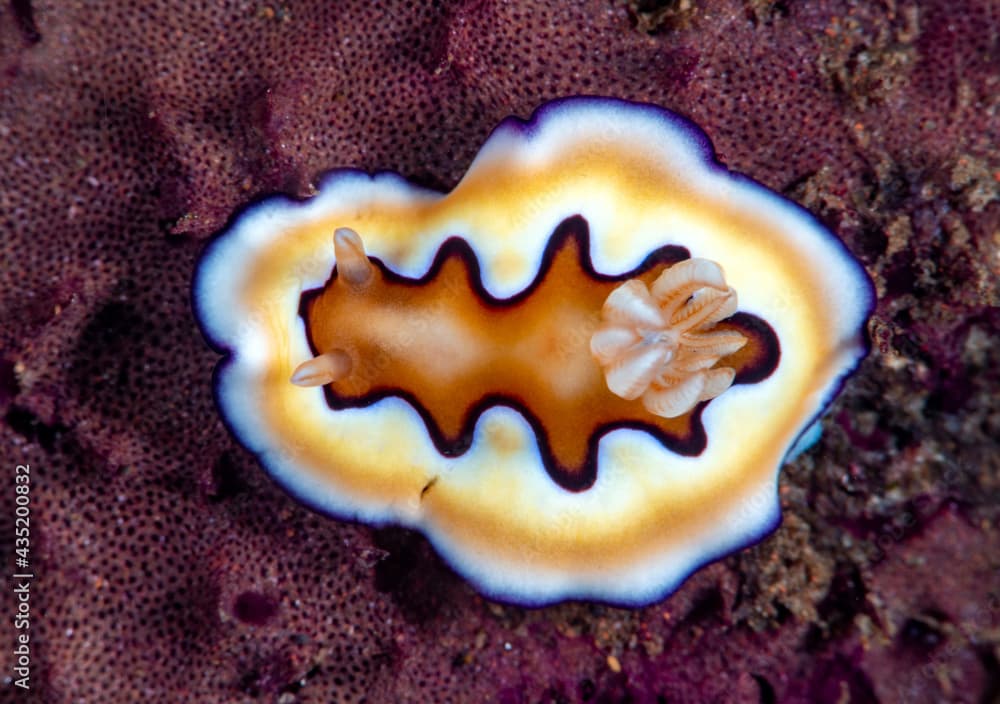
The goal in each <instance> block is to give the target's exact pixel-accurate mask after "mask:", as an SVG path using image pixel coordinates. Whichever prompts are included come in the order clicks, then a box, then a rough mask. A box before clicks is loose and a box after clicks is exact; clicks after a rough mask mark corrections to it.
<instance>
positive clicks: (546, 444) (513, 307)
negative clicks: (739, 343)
mask: <svg viewBox="0 0 1000 704" xmlns="http://www.w3.org/2000/svg"><path fill="white" fill-rule="evenodd" d="M588 240H589V237H588V228H587V224H586V221H585V220H584V219H583V218H581V217H579V216H577V217H573V218H569V219H567V220H566V221H564V222H563V223H562V224H561V225H560V226H559V228H557V230H556V231H555V233H553V236H552V237H551V239H550V241H549V245H548V247H547V248H546V250H545V254H544V257H543V261H542V265H541V267H540V268H539V272H538V275H537V276H536V278H535V280H534V281H533V282H532V284H531V285H530V286H529V287H528V288H527V289H525V290H524V291H522V292H521V293H519V294H518V295H516V296H514V297H512V298H510V299H503V300H498V299H495V298H493V297H491V296H490V295H489V294H488V293H487V292H486V291H485V289H484V288H483V286H482V282H481V279H480V275H479V265H478V261H477V260H476V258H475V256H474V254H473V252H472V250H471V249H470V247H469V245H468V244H467V243H466V242H465V241H463V240H459V239H451V240H449V241H448V242H446V243H445V244H444V245H443V246H442V248H441V250H440V251H439V252H438V254H437V257H436V259H435V261H434V264H433V265H432V266H431V269H430V271H428V273H427V274H426V275H425V276H424V277H423V278H421V279H419V280H418V279H408V278H404V277H402V276H399V275H398V274H395V273H393V272H391V271H389V270H388V269H387V268H386V267H385V266H384V265H383V264H382V263H380V262H378V261H377V260H374V263H375V264H376V267H375V272H374V276H373V277H372V279H371V281H369V282H368V283H367V284H366V285H365V286H363V287H362V288H360V289H358V288H354V287H352V286H350V285H349V284H348V283H347V282H345V281H343V280H342V279H340V278H339V277H338V276H337V272H336V269H335V270H334V272H333V275H332V276H331V278H330V280H329V281H328V282H327V284H326V285H325V286H324V287H323V288H322V289H319V290H316V291H311V292H307V293H306V294H304V296H303V301H302V314H303V317H304V318H305V321H306V330H307V334H308V337H309V342H310V344H311V346H312V349H313V353H314V354H317V355H319V354H322V353H325V352H330V351H332V350H337V349H339V350H343V351H344V352H346V353H347V354H348V355H349V356H350V357H351V360H352V362H353V368H352V372H351V374H350V375H349V376H348V377H346V378H345V379H343V380H341V381H338V382H335V383H333V384H330V385H328V386H327V387H325V388H326V394H327V400H328V402H329V403H330V405H331V407H333V408H346V407H358V406H366V405H369V404H371V403H373V402H375V401H377V400H379V399H382V398H384V397H386V396H399V397H402V398H404V399H406V400H408V401H409V402H410V403H411V404H412V405H413V406H414V407H415V408H416V409H417V410H418V412H419V413H420V414H421V416H422V417H423V419H424V421H425V423H426V424H427V428H428V431H429V433H430V435H431V437H432V438H433V440H434V442H435V444H436V446H437V447H438V449H439V451H440V452H442V453H443V454H445V455H449V456H454V455H459V454H462V453H463V452H465V451H466V450H467V449H468V448H469V446H470V444H471V442H472V437H473V431H474V429H475V424H476V421H477V420H478V418H479V416H480V415H481V414H482V413H483V412H484V411H485V410H487V409H488V408H490V407H493V406H498V405H503V406H509V407H512V408H515V409H516V410H518V411H519V412H520V413H522V414H523V415H524V417H525V418H526V419H527V420H528V422H529V423H530V424H531V425H532V427H533V428H534V431H535V434H536V436H537V439H538V444H539V448H540V450H541V453H542V456H543V459H544V461H545V466H546V468H547V469H548V471H549V474H550V476H551V477H552V478H553V480H554V481H556V482H557V483H558V484H559V485H560V486H562V487H564V488H566V489H570V490H582V489H586V488H587V487H589V486H590V485H591V484H592V483H593V481H594V478H595V476H596V464H597V463H596V453H597V443H598V441H599V440H600V438H601V436H603V435H604V434H606V433H607V432H609V431H610V430H612V429H615V428H621V427H631V428H640V429H644V430H647V431H649V432H650V433H651V434H652V435H653V436H654V437H656V438H657V439H658V440H660V442H662V443H663V444H664V445H665V446H667V447H668V448H670V449H671V450H673V451H675V452H678V453H681V454H685V455H695V454H698V453H699V452H701V451H702V450H703V449H704V447H705V444H706V441H707V439H706V437H705V433H704V429H703V427H702V424H701V421H700V415H701V409H702V408H703V407H704V404H701V405H699V406H698V407H696V408H695V409H694V410H693V411H692V412H690V413H687V414H685V415H683V416H680V417H678V418H670V419H668V418H660V417H657V416H654V415H652V414H650V413H649V412H647V411H646V410H645V409H644V408H643V406H642V403H641V402H640V401H638V400H635V401H626V400H624V399H622V398H620V397H618V396H616V395H615V394H613V393H612V392H611V391H609V390H608V387H607V384H606V383H605V380H604V375H603V372H602V370H601V368H600V366H599V365H598V363H597V362H596V361H595V360H594V358H593V357H592V356H591V352H590V346H589V343H590V338H591V336H592V335H593V333H594V331H595V330H596V329H597V326H598V325H599V323H600V313H601V307H602V306H603V304H604V301H605V299H607V297H608V295H609V294H610V293H611V291H612V290H613V289H614V288H616V287H617V286H618V285H620V284H621V283H622V282H623V281H625V280H628V279H632V278H639V279H641V280H642V281H644V282H645V283H647V284H650V283H651V282H652V281H653V280H654V279H656V277H657V276H658V275H659V274H660V273H661V272H662V271H663V270H664V269H665V268H666V267H667V266H670V265H671V264H674V263H676V262H678V261H680V260H682V259H685V258H687V252H686V251H685V250H683V249H682V248H679V247H663V248H661V249H659V250H656V251H655V252H653V253H652V254H651V255H650V256H649V257H648V258H647V259H646V261H645V262H644V263H643V264H642V265H641V266H640V267H638V269H636V270H634V271H631V272H627V273H625V274H622V275H619V276H604V275H600V274H597V273H596V272H595V271H594V270H593V267H592V266H591V263H590V260H589V256H588V254H587V252H588ZM727 328H730V329H737V330H739V331H740V332H741V333H742V334H743V335H745V336H746V337H747V340H748V342H747V344H746V345H745V346H744V347H743V348H742V349H741V350H739V351H738V352H736V353H735V354H733V355H730V356H729V357H725V358H723V359H722V360H720V361H719V363H718V366H728V367H733V368H734V369H735V370H736V380H735V382H734V383H736V384H740V383H753V382H756V381H760V380H761V379H763V378H765V377H766V376H767V375H768V374H770V373H771V372H772V371H773V370H774V368H775V366H776V364H777V360H778V354H779V351H778V341H777V338H776V337H775V335H774V333H773V331H772V330H771V328H770V326H768V325H767V324H766V323H765V322H764V321H763V320H761V319H760V318H757V317H754V316H751V315H747V314H744V313H737V314H736V315H734V316H733V317H732V318H729V319H727V320H725V321H722V322H721V323H719V324H718V326H717V329H727ZM723 395H724V394H723Z"/></svg>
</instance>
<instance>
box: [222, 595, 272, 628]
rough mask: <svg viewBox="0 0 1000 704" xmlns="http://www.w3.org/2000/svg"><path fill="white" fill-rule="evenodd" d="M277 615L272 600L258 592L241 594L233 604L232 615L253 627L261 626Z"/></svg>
mask: <svg viewBox="0 0 1000 704" xmlns="http://www.w3.org/2000/svg"><path fill="white" fill-rule="evenodd" d="M276 613H278V605H277V604H276V603H275V601H274V600H273V599H271V598H270V597H269V596H267V595H265V594H261V593H260V592H243V593H242V594H240V595H239V596H238V597H236V601H235V602H233V615H234V616H235V617H236V618H237V619H239V620H240V621H243V622H244V623H249V624H251V625H254V626H263V625H264V624H266V623H267V622H268V621H270V620H271V619H272V618H274V615H275V614H276Z"/></svg>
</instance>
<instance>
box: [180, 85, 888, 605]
mask: <svg viewBox="0 0 1000 704" xmlns="http://www.w3.org/2000/svg"><path fill="white" fill-rule="evenodd" d="M194 303H195V308H196V313H197V316H198V319H199V321H200V323H201V325H202V327H203V330H204V332H205V334H206V336H207V337H208V339H209V340H210V341H212V343H213V344H214V345H216V346H217V347H218V348H220V349H221V350H224V351H225V352H226V358H225V359H224V360H223V361H222V362H221V363H220V364H219V367H218V369H217V371H216V396H217V400H218V403H219V406H220V409H221V412H222V414H223V417H224V418H225V420H226V422H227V424H228V426H229V427H230V429H231V430H232V432H233V433H234V434H235V436H236V437H237V438H238V439H239V441H240V442H241V443H242V444H244V445H245V446H246V447H247V448H248V449H250V450H251V451H252V452H254V453H256V454H257V455H258V456H259V458H260V461H261V462H262V463H263V465H264V466H265V468H266V469H267V470H268V472H269V473H270V474H271V475H272V476H273V477H274V479H275V480H276V481H277V482H278V483H279V484H280V485H281V486H282V487H284V488H285V489H286V490H287V491H289V492H290V493H291V494H293V495H294V496H295V497H297V498H299V499H300V500H301V501H303V502H305V503H307V504H309V505H310V506H312V507H314V508H315V509H317V510H319V511H322V512H325V513H328V514H332V515H334V516H338V517H342V518H349V519H357V520H361V521H365V522H368V523H373V524H383V523H390V522H391V523H396V524H402V525H405V526H410V527H413V528H416V529H419V530H421V531H422V532H423V533H424V534H425V535H426V536H427V537H428V538H429V539H430V541H431V542H432V543H433V544H434V546H435V547H436V548H437V549H438V550H439V552H440V553H441V554H442V555H443V556H444V557H445V558H446V559H447V560H448V561H449V562H450V564H451V565H452V566H453V567H454V568H455V569H456V570H457V571H458V572H459V573H461V574H462V575H464V576H465V577H466V578H468V579H469V580H470V581H471V582H472V583H473V584H474V585H476V586H477V587H478V588H479V589H480V590H482V591H483V592H484V593H486V594H489V595H491V596H494V597H497V598H502V599H507V600H511V601H516V602H520V603H530V604H541V603H548V602H553V601H558V600H562V599H567V598H592V599H598V600H603V601H609V602H614V603H623V604H642V603H648V602H651V601H653V600H655V599H657V598H659V597H661V596H663V595H665V594H666V593H668V592H670V591H672V590H673V589H675V588H676V587H677V586H678V585H679V584H680V582H681V581H682V580H683V579H684V578H685V577H686V576H687V575H688V574H690V573H691V572H692V571H693V570H695V569H697V568H698V567H699V566H701V565H703V564H705V563H706V562H709V561H711V560H714V559H717V558H719V557H720V556H723V555H725V554H726V553H728V552H731V551H733V550H736V549H739V548H742V547H744V546H746V545H748V544H751V543H753V542H754V541H757V540H759V539H760V538H762V537H763V536H764V535H766V534H767V533H769V532H770V531H771V530H772V529H773V528H774V527H775V526H776V525H777V522H778V520H779V504H778V496H777V475H778V471H779V469H780V466H781V464H782V461H783V460H784V458H785V457H786V455H787V454H788V453H789V451H790V450H791V448H792V447H793V446H794V444H795V443H796V440H797V439H798V438H799V437H800V435H802V434H803V433H804V432H805V431H806V429H807V428H808V427H809V426H810V425H811V424H812V423H814V421H815V420H816V419H817V417H818V416H819V415H820V414H821V413H822V411H823V410H824V409H825V407H826V406H827V405H828V404H829V403H830V401H831V400H832V397H833V396H834V395H835V394H836V392H837V391H838V389H839V387H840V385H841V384H842V382H843V379H844V378H845V377H846V376H847V374H849V373H850V372H851V371H852V370H853V369H854V368H855V367H856V366H857V364H858V362H859V360H860V359H861V358H862V357H863V355H864V354H865V353H866V351H867V340H866V337H865V334H864V325H865V322H866V319H867V317H868V315H869V314H870V311H871V308H872V305H873V292H872V287H871V283H870V281H869V280H868V278H867V276H866V275H865V273H864V271H863V269H862V268H861V266H860V265H859V264H858V263H857V262H856V261H855V260H854V259H853V258H852V257H851V255H850V254H849V252H848V251H847V249H846V248H845V247H844V245H843V244H842V243H841V242H840V241H839V240H838V239H837V238H836V237H835V236H834V235H833V234H832V233H831V232H829V231H828V230H826V229H825V228H824V227H822V226H821V225H820V224H819V223H818V222H817V221H816V220H815V219H814V218H812V217H811V216H810V215H809V214H808V213H807V212H806V211H805V210H803V209H802V208H800V207H799V206H797V205H795V204H794V203H791V202H789V201H788V200H786V199H784V198H782V197H781V196H779V195H777V194H775V193H773V192H771V191H769V190H767V189H765V188H764V187H762V186H760V185H758V184H756V183H754V182H753V181H751V180H749V179H747V178H745V177H742V176H739V175H737V174H734V173H731V172H729V171H727V170H726V169H725V168H724V167H723V166H721V165H720V164H719V163H718V162H717V161H716V160H715V157H714V153H713V151H712V147H711V145H710V143H709V141H708V138H707V137H706V136H705V134H704V133H702V132H701V131H700V130H699V129H698V128H697V127H695V126H694V125H693V124H692V123H690V122H689V121H687V120H686V119H684V118H682V117H680V116H678V115H676V114H674V113H671V112H669V111H667V110H664V109H662V108H659V107H655V106H650V105H640V104H636V103H629V102H624V101H619V100H612V99H604V98H570V99H564V100H560V101H556V102H552V103H548V104H546V105H544V106H542V107H541V108H539V109H538V110H537V111H536V112H535V114H534V115H533V116H532V117H531V118H530V119H528V120H527V121H522V120H520V119H517V118H508V119H507V120H505V121H504V122H503V123H501V124H500V126H498V127H497V128H496V129H495V130H494V132H493V133H492V134H491V135H490V137H489V139H488V140H487V141H486V143H485V144H484V145H483V147H482V150H481V151H480V152H479V154H478V155H477V156H476V158H475V160H474V161H473V162H472V164H471V166H470V167H469V170H468V172H467V173H466V175H465V176H464V177H463V178H462V180H461V181H460V182H459V183H458V185H457V186H455V188H454V189H453V190H452V191H451V192H449V193H445V194H442V193H438V192H435V191H430V190H426V189H422V188H419V187H417V186H414V185H412V184H410V183H408V182H406V181H405V180H403V179H402V178H400V177H398V176H395V175H392V174H388V173H379V174H376V175H368V174H365V173H361V172H358V171H355V170H350V169H344V170H338V171H334V172H332V173H330V174H328V175H327V177H326V178H325V179H324V181H323V183H322V185H321V187H320V189H319V193H318V194H317V195H316V196H314V197H312V198H310V199H309V200H306V201H303V202H295V201H292V200H289V199H287V198H282V197H272V198H270V199H268V200H264V201H262V202H260V203H258V204H256V205H254V206H252V207H250V208H248V209H247V210H246V211H245V212H243V213H242V214H241V215H239V217H237V218H236V219H235V220H234V221H233V223H232V224H231V225H230V226H229V227H228V229H227V230H226V231H225V232H223V233H222V234H221V235H220V236H219V237H218V238H217V239H216V240H214V241H213V243H212V244H211V245H210V246H209V247H208V248H207V250H206V253H205V254H204V257H203V259H202V261H201V263H200V265H199V267H198V271H197V274H196V278H195V284H194Z"/></svg>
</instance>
